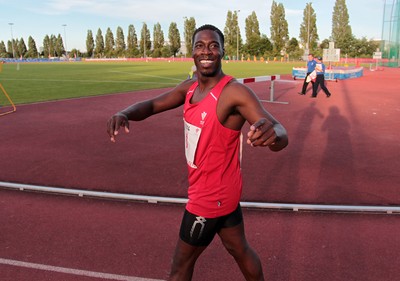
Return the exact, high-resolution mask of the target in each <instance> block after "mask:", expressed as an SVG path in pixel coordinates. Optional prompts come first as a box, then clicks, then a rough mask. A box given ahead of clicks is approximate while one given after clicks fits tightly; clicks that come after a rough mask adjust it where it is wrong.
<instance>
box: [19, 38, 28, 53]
mask: <svg viewBox="0 0 400 281" xmlns="http://www.w3.org/2000/svg"><path fill="white" fill-rule="evenodd" d="M27 52H28V49H27V48H26V45H25V41H24V38H21V39H20V40H19V41H18V56H19V57H25V55H26V53H27Z"/></svg>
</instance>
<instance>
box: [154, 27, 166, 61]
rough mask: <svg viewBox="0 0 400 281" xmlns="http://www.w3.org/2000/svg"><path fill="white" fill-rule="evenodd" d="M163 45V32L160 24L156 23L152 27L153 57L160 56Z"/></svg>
mask: <svg viewBox="0 0 400 281" xmlns="http://www.w3.org/2000/svg"><path fill="white" fill-rule="evenodd" d="M163 47H164V33H163V31H162V29H161V24H160V23H156V24H155V25H154V29H153V57H155V58H159V57H161V56H162V49H163Z"/></svg>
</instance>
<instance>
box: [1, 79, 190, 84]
mask: <svg viewBox="0 0 400 281" xmlns="http://www.w3.org/2000/svg"><path fill="white" fill-rule="evenodd" d="M3 80H4V81H5V80H7V81H30V82H33V81H37V82H61V83H62V82H66V83H77V82H80V83H126V84H163V85H176V82H157V83H156V82H154V81H149V82H147V81H132V80H130V81H124V80H76V79H62V80H60V79H32V78H30V79H23V78H22V79H3ZM178 81H183V79H182V80H178Z"/></svg>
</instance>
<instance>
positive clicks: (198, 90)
mask: <svg viewBox="0 0 400 281" xmlns="http://www.w3.org/2000/svg"><path fill="white" fill-rule="evenodd" d="M192 39H193V55H192V58H193V60H194V63H195V65H196V68H197V79H196V80H193V79H192V80H190V79H187V80H185V81H183V82H182V83H180V84H179V85H177V86H176V87H175V88H173V89H171V90H168V91H167V92H165V93H164V94H162V95H160V96H158V97H155V98H152V99H149V100H145V101H142V102H139V103H136V104H133V105H131V106H129V107H128V108H126V109H124V110H122V111H121V112H118V113H116V114H115V115H113V116H112V117H111V118H110V119H109V121H108V124H107V131H108V134H109V136H110V138H111V141H113V142H115V139H116V136H117V134H118V131H119V129H120V128H121V127H124V128H125V131H126V132H129V121H130V120H132V121H140V120H143V119H145V118H147V117H149V116H151V115H154V114H158V113H161V112H163V111H166V110H169V109H173V108H176V107H179V106H181V105H183V117H184V125H185V126H184V128H185V129H184V136H185V155H186V161H187V166H188V177H189V189H188V202H187V204H186V207H185V212H184V215H183V218H182V222H181V228H180V233H179V239H178V242H177V245H176V248H175V253H174V256H173V261H172V267H171V272H170V276H169V279H168V280H179V281H184V280H191V279H192V275H193V271H194V266H195V263H196V261H197V258H198V257H199V256H200V255H201V253H202V252H203V251H204V250H205V249H206V248H207V246H208V245H209V244H210V243H211V242H212V240H213V239H214V236H215V235H216V234H218V236H219V237H220V239H221V241H222V244H223V245H224V247H225V248H226V249H227V251H228V252H229V253H230V254H231V255H232V256H233V257H234V259H235V261H236V262H237V264H238V265H239V268H240V270H241V272H242V273H243V275H244V276H245V279H246V280H257V281H260V280H264V276H263V271H262V266H261V262H260V259H259V257H258V255H257V254H256V253H255V251H254V250H253V249H252V248H251V247H250V246H249V244H248V242H247V239H246V236H245V232H244V225H243V217H242V211H241V207H240V204H239V203H240V197H241V193H242V175H241V169H240V160H239V159H240V156H239V154H240V153H239V150H240V139H241V137H240V135H241V129H242V127H243V125H244V124H245V122H246V121H247V122H248V123H250V124H251V126H250V129H249V132H248V133H247V143H248V144H249V145H251V146H254V147H255V146H262V147H269V149H270V150H272V151H279V150H282V149H283V148H285V147H286V146H287V145H288V137H287V133H286V130H285V128H284V127H283V126H282V125H281V124H280V123H279V122H278V121H277V120H276V119H275V118H274V117H273V116H272V115H271V114H270V113H268V112H267V111H266V110H265V108H264V107H263V106H262V104H261V103H260V101H259V99H258V98H257V96H256V95H255V93H254V92H253V91H252V90H251V89H250V88H248V87H247V86H245V85H244V84H241V83H239V82H238V81H237V80H236V79H234V78H233V77H231V76H228V75H225V74H224V73H223V72H222V62H221V60H222V58H223V56H224V35H223V34H222V32H221V31H220V30H219V29H218V28H216V27H215V26H213V25H204V26H201V27H199V28H198V29H197V30H196V31H195V32H194V34H193V38H192ZM150 133H151V132H150V130H149V134H150ZM150 137H151V135H150Z"/></svg>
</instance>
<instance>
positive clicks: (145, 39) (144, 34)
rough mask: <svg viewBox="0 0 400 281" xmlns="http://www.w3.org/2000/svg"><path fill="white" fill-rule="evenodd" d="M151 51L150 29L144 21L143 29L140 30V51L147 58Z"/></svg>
mask: <svg viewBox="0 0 400 281" xmlns="http://www.w3.org/2000/svg"><path fill="white" fill-rule="evenodd" d="M150 51H151V40H150V30H149V29H148V28H147V24H146V23H143V26H142V31H141V32H140V52H141V53H142V54H143V57H144V58H146V57H147V56H148V54H149V53H150Z"/></svg>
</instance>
